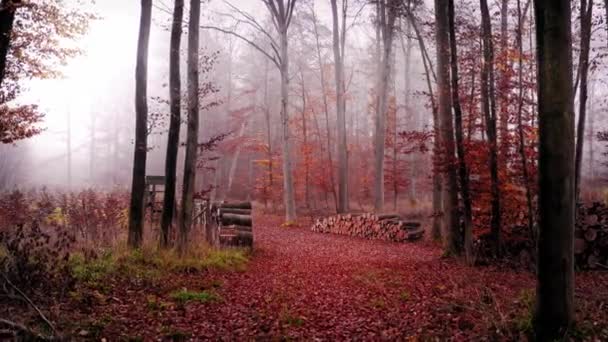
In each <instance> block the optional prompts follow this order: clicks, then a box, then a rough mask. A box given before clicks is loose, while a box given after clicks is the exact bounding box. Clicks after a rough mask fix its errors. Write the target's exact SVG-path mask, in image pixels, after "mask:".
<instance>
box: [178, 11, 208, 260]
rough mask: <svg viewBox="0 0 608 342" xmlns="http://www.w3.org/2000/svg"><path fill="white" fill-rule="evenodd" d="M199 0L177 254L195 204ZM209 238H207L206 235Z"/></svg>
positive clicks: (192, 33) (193, 25) (192, 25)
mask: <svg viewBox="0 0 608 342" xmlns="http://www.w3.org/2000/svg"><path fill="white" fill-rule="evenodd" d="M200 15H201V3H200V0H190V21H189V23H188V131H187V132H188V134H187V138H186V158H185V163H184V181H183V185H182V188H183V189H182V210H181V220H180V230H179V238H178V243H177V249H178V252H179V254H180V255H184V254H185V253H186V252H187V251H188V236H189V234H190V226H191V225H192V210H193V207H194V203H193V201H194V186H195V184H196V164H197V162H196V161H197V155H198V131H199V98H198V96H199V83H198V82H199V69H198V62H199V60H198V57H199V44H200V41H199V34H200V31H199V26H200V25H199V24H200ZM207 238H209V237H207Z"/></svg>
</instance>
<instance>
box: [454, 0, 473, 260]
mask: <svg viewBox="0 0 608 342" xmlns="http://www.w3.org/2000/svg"><path fill="white" fill-rule="evenodd" d="M448 18H449V30H450V56H451V61H450V62H451V71H452V107H453V108H454V121H455V124H456V127H455V128H456V151H457V153H458V176H459V178H460V194H461V196H462V206H463V209H464V234H463V236H462V237H461V236H460V235H461V234H460V227H459V225H456V227H455V228H456V229H454V231H453V232H452V234H453V235H456V236H458V240H455V239H453V242H460V241H463V244H462V247H464V253H465V259H466V261H467V263H468V264H470V265H471V264H473V228H472V225H473V218H472V217H473V213H472V208H471V195H470V190H469V170H468V168H467V163H466V161H465V150H464V138H463V129H462V109H461V107H460V93H459V84H458V82H459V79H458V51H457V47H456V46H457V45H456V30H455V28H454V0H448ZM461 238H462V239H464V240H461ZM462 247H461V246H460V243H458V245H456V246H452V249H454V250H455V251H460V250H461V248H462Z"/></svg>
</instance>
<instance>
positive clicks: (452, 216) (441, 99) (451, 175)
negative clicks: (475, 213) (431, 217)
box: [435, 0, 459, 253]
mask: <svg viewBox="0 0 608 342" xmlns="http://www.w3.org/2000/svg"><path fill="white" fill-rule="evenodd" d="M435 21H436V31H437V33H436V34H437V36H436V39H437V92H438V113H439V123H440V134H441V156H442V158H441V162H442V164H444V165H442V168H443V169H444V173H443V177H444V187H443V195H442V200H443V224H444V229H443V232H444V236H445V240H446V251H447V252H448V253H454V252H456V253H457V252H458V235H456V234H454V233H455V232H457V231H458V229H459V227H458V184H457V178H456V172H455V170H454V168H453V167H451V165H452V163H453V161H454V149H455V148H454V126H453V123H452V111H451V110H450V107H451V103H450V63H449V59H450V54H449V48H450V46H449V34H448V28H449V25H448V0H435Z"/></svg>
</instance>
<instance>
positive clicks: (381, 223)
mask: <svg viewBox="0 0 608 342" xmlns="http://www.w3.org/2000/svg"><path fill="white" fill-rule="evenodd" d="M311 230H312V231H313V232H319V233H333V234H342V235H351V236H357V237H362V238H366V239H379V240H385V241H395V242H403V241H415V240H418V239H420V238H421V237H422V235H424V228H423V227H422V225H421V224H420V222H411V221H404V220H403V219H402V218H401V216H399V215H398V214H372V213H361V214H353V213H351V214H341V215H335V216H329V217H326V218H322V219H318V220H317V221H316V222H315V223H314V225H313V226H312V227H311Z"/></svg>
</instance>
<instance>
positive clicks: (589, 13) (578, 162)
mask: <svg viewBox="0 0 608 342" xmlns="http://www.w3.org/2000/svg"><path fill="white" fill-rule="evenodd" d="M592 19H593V0H589V2H587V0H581V15H580V20H581V51H580V55H579V62H578V68H579V74H580V83H579V87H580V93H579V101H578V127H577V130H576V156H575V166H574V167H575V173H576V175H575V184H574V186H575V188H574V192H575V194H576V199H577V200H578V198H579V196H580V191H581V189H580V185H581V170H582V163H583V145H584V144H585V122H586V120H587V96H588V91H587V88H588V78H589V50H590V46H591V24H592Z"/></svg>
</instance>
